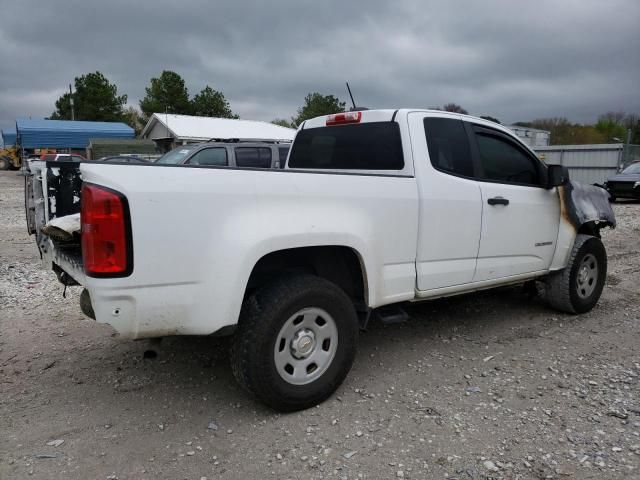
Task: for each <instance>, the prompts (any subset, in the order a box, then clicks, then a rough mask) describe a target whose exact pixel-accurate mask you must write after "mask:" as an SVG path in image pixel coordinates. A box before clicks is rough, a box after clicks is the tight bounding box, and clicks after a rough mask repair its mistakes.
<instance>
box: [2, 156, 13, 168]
mask: <svg viewBox="0 0 640 480" xmlns="http://www.w3.org/2000/svg"><path fill="white" fill-rule="evenodd" d="M10 167H11V162H10V161H9V159H8V158H7V157H0V170H9V168H10Z"/></svg>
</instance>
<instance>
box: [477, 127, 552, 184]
mask: <svg viewBox="0 0 640 480" xmlns="http://www.w3.org/2000/svg"><path fill="white" fill-rule="evenodd" d="M476 139H477V140H478V151H479V154H480V163H481V165H482V169H483V171H484V176H483V178H484V179H485V180H491V181H494V182H502V183H519V184H524V185H540V173H539V169H538V167H537V166H536V164H535V163H534V162H535V160H534V159H533V158H531V157H530V156H529V155H527V154H526V153H525V152H523V151H522V150H521V149H520V148H518V147H517V146H516V145H514V144H513V143H511V142H509V141H508V140H507V139H504V138H502V137H499V136H494V135H491V134H486V133H482V132H476Z"/></svg>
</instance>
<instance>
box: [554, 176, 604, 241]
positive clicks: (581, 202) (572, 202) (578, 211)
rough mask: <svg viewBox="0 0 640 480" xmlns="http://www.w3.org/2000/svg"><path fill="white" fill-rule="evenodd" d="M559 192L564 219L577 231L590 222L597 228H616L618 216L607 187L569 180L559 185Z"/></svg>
mask: <svg viewBox="0 0 640 480" xmlns="http://www.w3.org/2000/svg"><path fill="white" fill-rule="evenodd" d="M559 193H560V200H561V202H562V206H563V219H565V220H566V221H568V222H569V223H570V224H571V225H572V226H573V227H574V228H575V229H576V231H578V230H580V229H581V228H582V227H583V226H584V225H588V224H593V225H594V226H595V227H596V229H597V230H600V229H601V228H603V227H611V228H615V226H616V218H615V215H614V214H613V209H612V208H611V203H610V202H609V193H608V192H607V191H606V190H605V189H603V188H600V187H596V186H594V185H582V184H581V183H578V182H572V181H569V182H568V183H567V184H565V185H563V186H561V187H559ZM565 213H566V215H564V214H565Z"/></svg>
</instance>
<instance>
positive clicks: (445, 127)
mask: <svg viewBox="0 0 640 480" xmlns="http://www.w3.org/2000/svg"><path fill="white" fill-rule="evenodd" d="M424 132H425V135H426V136H427V147H428V148H429V158H430V159H431V165H433V167H434V168H435V169H436V170H440V171H441V172H445V173H451V174H454V175H461V176H464V177H473V160H472V158H471V149H470V148H469V137H468V136H467V132H466V130H465V128H464V124H463V123H462V120H456V119H453V118H434V117H427V118H425V119H424Z"/></svg>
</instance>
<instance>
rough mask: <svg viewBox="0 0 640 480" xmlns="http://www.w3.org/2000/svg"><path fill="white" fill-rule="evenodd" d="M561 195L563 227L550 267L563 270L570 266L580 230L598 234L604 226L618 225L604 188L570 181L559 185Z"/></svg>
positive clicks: (612, 226) (561, 227)
mask: <svg viewBox="0 0 640 480" xmlns="http://www.w3.org/2000/svg"><path fill="white" fill-rule="evenodd" d="M558 195H559V197H560V209H561V210H560V213H561V215H560V226H559V229H558V241H557V243H556V245H557V247H556V252H555V255H554V257H553V261H552V262H551V267H550V270H560V269H562V268H564V267H565V266H566V265H567V262H568V260H569V254H570V253H571V249H572V248H573V243H574V242H575V239H576V236H577V235H578V233H585V234H589V235H594V236H599V235H600V230H601V229H602V228H604V227H610V228H615V226H616V217H615V215H614V213H613V209H612V208H611V203H610V202H609V194H608V193H607V191H606V190H604V189H603V188H601V187H596V186H594V185H583V184H581V183H578V182H573V181H569V182H567V183H565V184H564V185H562V186H560V187H558Z"/></svg>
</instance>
